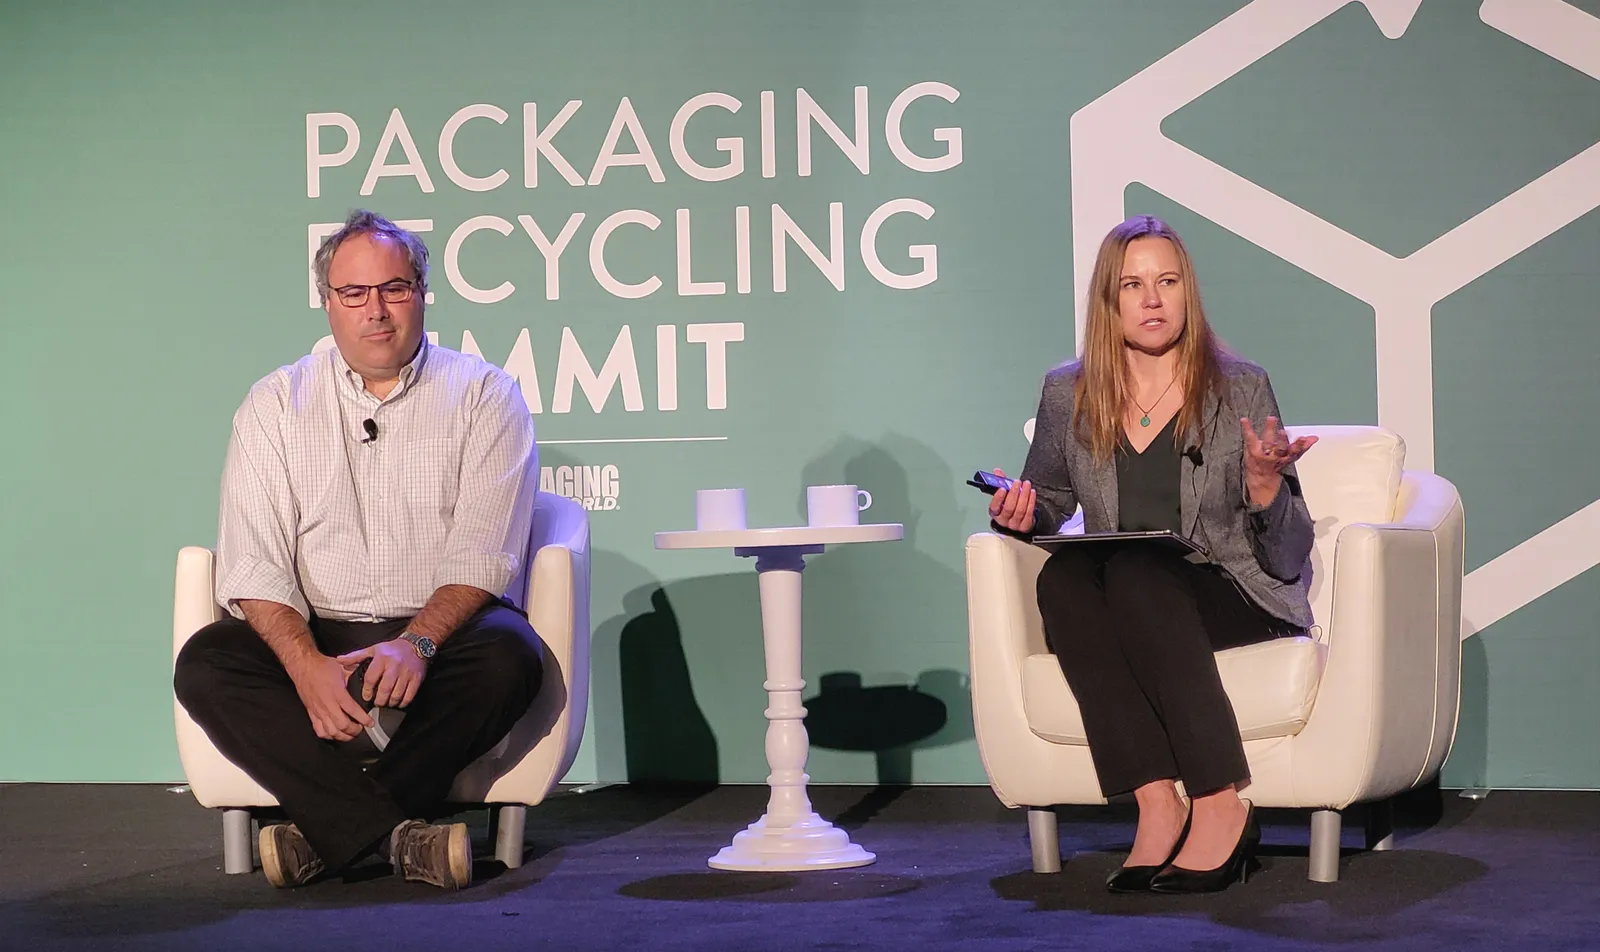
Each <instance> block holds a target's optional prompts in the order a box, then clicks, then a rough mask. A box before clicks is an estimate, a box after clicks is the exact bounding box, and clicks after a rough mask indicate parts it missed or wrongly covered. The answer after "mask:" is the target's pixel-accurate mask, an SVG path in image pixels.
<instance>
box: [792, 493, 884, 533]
mask: <svg viewBox="0 0 1600 952" xmlns="http://www.w3.org/2000/svg"><path fill="white" fill-rule="evenodd" d="M871 505H872V494H871V493H869V492H867V491H866V490H865V489H860V488H857V487H855V486H807V487H806V524H807V525H811V526H858V525H860V524H861V510H863V509H867V508H869V507H870V506H871Z"/></svg>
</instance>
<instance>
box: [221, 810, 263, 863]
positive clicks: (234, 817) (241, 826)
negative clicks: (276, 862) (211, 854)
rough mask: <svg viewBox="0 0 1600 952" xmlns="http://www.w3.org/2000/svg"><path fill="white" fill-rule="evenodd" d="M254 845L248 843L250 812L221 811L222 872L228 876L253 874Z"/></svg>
mask: <svg viewBox="0 0 1600 952" xmlns="http://www.w3.org/2000/svg"><path fill="white" fill-rule="evenodd" d="M253 846H254V844H253V843H251V842H250V811H249V810H241V809H229V810H223V811H222V871H223V872H224V873H227V874H229V875H237V874H239V873H249V872H253V871H254V870H255V868H256V866H255V853H254V851H253Z"/></svg>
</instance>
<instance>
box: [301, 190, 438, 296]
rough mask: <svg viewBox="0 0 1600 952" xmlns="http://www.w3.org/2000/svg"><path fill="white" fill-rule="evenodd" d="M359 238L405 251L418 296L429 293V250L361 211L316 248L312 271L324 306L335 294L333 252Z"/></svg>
mask: <svg viewBox="0 0 1600 952" xmlns="http://www.w3.org/2000/svg"><path fill="white" fill-rule="evenodd" d="M357 235H373V236H376V237H380V238H387V239H389V240H390V241H393V242H394V243H395V244H397V245H399V246H400V247H402V248H404V249H405V252H406V259H407V260H408V261H410V262H411V274H412V280H414V281H416V282H417V293H418V294H419V295H426V294H427V293H428V246H427V245H425V244H423V243H422V239H421V238H418V237H417V236H416V235H415V234H413V233H412V232H409V231H407V230H405V229H404V228H401V227H400V226H399V225H396V224H395V223H394V222H392V221H390V220H389V219H387V218H385V217H383V216H382V215H379V214H378V213H377V212H369V211H367V210H366V209H365V208H358V209H356V210H355V211H353V212H351V213H350V217H349V218H347V219H345V222H344V227H342V228H340V229H339V230H338V231H336V232H334V233H333V234H331V235H329V236H328V237H326V238H324V239H322V245H321V247H319V248H317V256H316V258H314V259H313V260H312V270H313V272H314V273H315V274H316V279H317V294H319V295H320V296H321V297H322V302H323V303H324V304H326V303H327V302H328V294H329V293H330V292H331V291H332V290H333V288H331V287H330V286H329V285H328V269H329V268H331V267H332V266H333V255H334V252H336V251H338V250H339V246H340V245H342V244H344V243H345V242H346V241H347V240H349V239H351V238H354V237H356V236H357Z"/></svg>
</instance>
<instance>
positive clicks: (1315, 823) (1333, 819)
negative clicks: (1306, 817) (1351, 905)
mask: <svg viewBox="0 0 1600 952" xmlns="http://www.w3.org/2000/svg"><path fill="white" fill-rule="evenodd" d="M1339 826H1340V817H1339V811H1338V810H1318V811H1316V812H1315V813H1313V814H1311V870H1310V874H1309V876H1308V877H1307V878H1309V879H1310V880H1311V881H1312V882H1314V883H1336V882H1338V881H1339Z"/></svg>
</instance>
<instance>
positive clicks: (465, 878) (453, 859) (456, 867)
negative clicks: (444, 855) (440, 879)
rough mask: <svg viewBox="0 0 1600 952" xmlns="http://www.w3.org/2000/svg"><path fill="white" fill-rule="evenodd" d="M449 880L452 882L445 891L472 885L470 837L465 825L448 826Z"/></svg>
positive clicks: (453, 824) (454, 824)
mask: <svg viewBox="0 0 1600 952" xmlns="http://www.w3.org/2000/svg"><path fill="white" fill-rule="evenodd" d="M450 878H451V879H452V880H454V882H453V883H452V884H451V885H449V886H446V887H445V888H447V889H451V888H453V889H463V888H465V887H467V886H470V885H472V837H471V836H469V835H468V834H467V825H466V824H465V823H452V824H450Z"/></svg>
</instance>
